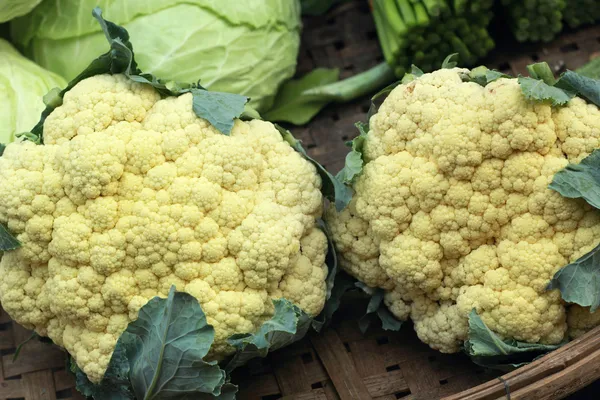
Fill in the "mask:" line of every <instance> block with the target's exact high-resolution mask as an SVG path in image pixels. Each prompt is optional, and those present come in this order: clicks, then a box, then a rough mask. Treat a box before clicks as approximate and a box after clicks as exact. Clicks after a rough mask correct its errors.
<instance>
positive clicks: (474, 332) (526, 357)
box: [464, 309, 562, 370]
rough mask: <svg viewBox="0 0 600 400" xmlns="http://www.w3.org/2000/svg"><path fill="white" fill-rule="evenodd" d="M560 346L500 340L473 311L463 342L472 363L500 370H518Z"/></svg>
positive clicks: (470, 314)
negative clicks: (467, 335)
mask: <svg viewBox="0 0 600 400" xmlns="http://www.w3.org/2000/svg"><path fill="white" fill-rule="evenodd" d="M561 345H562V344H560V345H545V344H538V343H524V342H518V341H516V340H514V339H510V340H502V339H500V337H499V336H498V335H497V334H495V333H494V332H492V331H491V330H490V329H489V328H488V327H487V326H486V325H485V323H484V322H483V320H482V319H481V317H480V316H479V315H478V314H477V312H476V311H475V309H473V310H471V312H470V313H469V339H468V340H467V341H465V343H464V349H465V352H466V353H467V354H468V355H469V356H470V357H471V359H472V360H473V362H475V363H476V364H479V365H482V366H484V367H488V368H494V369H500V370H510V369H514V368H518V367H520V366H522V365H524V364H527V363H528V362H530V361H532V360H533V359H534V358H535V357H538V356H540V355H542V354H545V353H548V352H550V351H552V350H556V349H557V348H559V347H560V346H561Z"/></svg>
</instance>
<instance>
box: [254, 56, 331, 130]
mask: <svg viewBox="0 0 600 400" xmlns="http://www.w3.org/2000/svg"><path fill="white" fill-rule="evenodd" d="M339 77H340V71H339V70H337V69H328V68H316V69H314V70H312V71H311V72H309V73H308V74H306V75H304V76H303V77H302V78H300V79H291V80H289V81H287V82H286V83H284V84H283V85H282V87H281V89H280V90H279V92H278V93H277V96H276V97H275V101H274V103H273V104H274V106H273V108H271V109H270V110H268V111H267V112H266V113H265V114H264V117H265V119H267V120H269V121H284V122H289V123H292V124H294V125H304V124H306V123H307V122H308V121H310V120H311V119H312V118H313V117H314V116H315V115H317V113H318V112H319V111H321V109H322V108H323V107H325V106H326V105H327V104H329V103H330V102H331V98H330V97H328V96H310V95H306V94H305V93H306V91H307V90H311V89H314V88H318V87H320V86H323V85H327V84H330V83H333V82H337V80H338V79H339Z"/></svg>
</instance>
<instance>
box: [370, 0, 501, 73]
mask: <svg viewBox="0 0 600 400" xmlns="http://www.w3.org/2000/svg"><path fill="white" fill-rule="evenodd" d="M371 4H372V8H373V16H374V18H375V25H376V27H377V34H378V36H379V41H380V43H381V47H382V50H383V54H384V57H385V60H386V61H387V63H388V64H389V65H390V66H392V67H393V68H394V72H395V73H396V76H398V77H402V75H403V74H404V73H405V72H406V70H407V69H408V67H409V66H410V65H411V64H418V65H419V66H421V68H422V69H423V70H424V71H426V72H427V71H431V70H432V69H434V68H437V67H438V66H439V65H440V64H441V62H442V60H443V59H444V58H445V57H446V56H447V55H448V54H449V53H458V54H459V58H460V61H461V64H463V65H472V64H474V63H475V62H476V61H477V60H478V59H479V58H481V57H483V56H485V55H486V54H487V53H488V52H489V51H490V50H491V49H493V48H494V41H493V40H492V38H491V37H490V35H489V33H488V31H487V27H488V25H489V22H490V21H491V18H492V11H491V7H492V5H493V1H492V0H454V1H453V2H446V1H444V0H372V2H371Z"/></svg>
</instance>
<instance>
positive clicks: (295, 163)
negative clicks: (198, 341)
mask: <svg viewBox="0 0 600 400" xmlns="http://www.w3.org/2000/svg"><path fill="white" fill-rule="evenodd" d="M320 188H321V178H320V177H319V175H318V174H317V172H316V169H315V167H314V166H313V165H312V164H311V163H309V162H308V161H307V160H306V159H304V158H303V157H302V156H301V155H300V154H299V153H297V152H296V151H294V150H293V149H292V147H290V145H289V144H288V143H287V142H285V141H284V140H283V139H282V136H281V134H280V133H279V132H278V130H277V129H276V128H275V126H274V125H272V124H271V123H268V122H263V121H259V120H253V121H250V122H243V121H240V120H236V121H235V124H234V127H233V129H232V131H231V134H230V136H225V135H223V134H221V133H220V132H219V131H217V130H216V129H215V128H214V127H213V126H212V125H210V124H209V123H208V122H207V121H206V120H204V119H201V118H199V117H197V116H196V114H195V113H194V111H193V110H192V94H190V93H187V94H183V95H181V96H179V97H166V98H162V99H161V97H160V95H159V94H158V93H157V91H156V90H155V89H154V88H152V87H151V86H150V85H145V84H140V83H135V82H133V81H132V80H130V79H129V78H128V77H126V76H125V75H97V76H93V77H90V78H87V79H84V80H82V81H81V82H79V83H78V84H77V85H76V86H75V87H73V88H72V89H71V90H70V91H68V92H67V93H66V94H65V95H64V100H63V103H62V105H61V106H60V107H57V108H56V109H55V110H54V111H53V112H52V113H51V114H50V115H49V116H48V117H47V119H46V120H45V123H44V145H41V146H40V145H35V144H34V143H32V142H28V141H20V142H17V143H12V144H10V145H8V146H7V147H6V149H5V152H4V155H3V156H2V157H1V158H0V223H2V224H5V225H6V226H8V228H9V230H10V231H11V232H13V233H14V234H15V235H16V237H17V238H18V240H19V241H20V242H21V243H22V247H21V248H19V249H18V250H16V251H10V252H7V253H5V254H4V256H3V257H2V260H1V262H0V301H1V302H2V306H3V308H4V309H5V310H6V311H7V312H8V313H9V314H10V315H11V317H12V318H14V319H15V320H16V321H17V322H18V323H20V324H22V325H24V326H25V327H27V328H32V329H35V330H36V331H37V332H38V333H39V334H40V335H45V336H48V337H50V338H51V339H52V340H53V341H54V343H56V344H58V345H60V346H63V347H64V348H65V349H66V350H68V351H69V353H70V354H71V355H72V356H73V357H74V359H75V360H76V362H77V364H78V365H79V366H80V368H81V369H82V370H83V371H84V372H85V373H86V374H87V375H88V377H89V378H90V380H92V381H94V382H98V381H99V380H100V379H101V378H102V376H103V374H104V371H105V370H106V367H107V364H108V362H109V360H110V358H111V354H112V352H113V349H114V347H115V344H116V341H117V339H118V338H119V336H120V334H121V333H122V332H123V331H124V330H125V328H126V327H127V325H128V323H129V322H131V321H132V320H134V319H136V318H137V313H138V310H139V309H140V307H142V306H143V305H145V304H146V303H147V302H148V301H149V300H150V299H151V298H153V297H155V296H157V295H158V296H161V297H166V296H167V295H168V293H169V289H170V288H171V286H172V285H174V286H175V287H176V288H177V290H178V291H184V292H187V293H189V294H191V295H193V296H194V297H195V298H197V299H198V301H199V302H200V305H201V306H202V309H203V311H204V312H205V314H206V316H207V320H208V323H210V324H211V325H212V326H213V327H214V329H215V342H214V344H213V346H212V348H211V353H210V354H209V355H210V357H211V359H216V360H220V359H222V358H224V357H225V356H227V355H228V354H230V353H231V352H232V351H233V348H232V347H231V346H230V345H229V344H228V343H227V341H226V339H227V338H228V337H229V336H231V335H233V334H235V333H249V332H254V331H255V330H256V329H257V328H258V327H259V326H260V325H261V324H262V323H263V322H265V321H266V320H267V319H269V318H270V317H271V316H272V315H273V312H274V309H273V303H272V300H273V299H278V298H286V299H288V300H290V301H291V302H293V303H295V304H296V305H298V306H299V307H300V308H301V309H302V310H303V311H304V312H306V313H308V314H309V315H311V316H314V315H317V314H318V313H319V312H320V311H321V309H322V308H323V305H324V302H325V297H326V284H325V278H326V275H327V267H326V265H325V255H326V252H327V239H326V237H325V235H324V233H323V232H322V231H321V230H320V229H319V228H317V226H316V225H315V219H316V218H317V217H319V216H320V215H321V211H322V195H321V192H320Z"/></svg>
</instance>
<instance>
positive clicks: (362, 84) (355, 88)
mask: <svg viewBox="0 0 600 400" xmlns="http://www.w3.org/2000/svg"><path fill="white" fill-rule="evenodd" d="M394 80H396V75H394V71H393V70H392V69H391V68H390V66H389V65H388V64H387V63H386V62H383V63H381V64H378V65H376V66H375V67H373V68H371V69H369V70H367V71H365V72H361V73H360V74H358V75H354V76H352V77H350V78H347V79H344V80H341V81H338V82H334V83H330V84H328V85H324V86H319V87H317V88H314V89H310V90H307V91H306V92H304V94H305V95H306V96H315V98H328V99H330V100H331V101H334V102H337V103H344V102H347V101H351V100H355V99H357V98H359V97H361V96H365V95H367V94H373V93H375V92H377V91H378V90H379V89H381V88H382V87H384V86H386V85H388V84H390V83H392V82H394Z"/></svg>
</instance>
